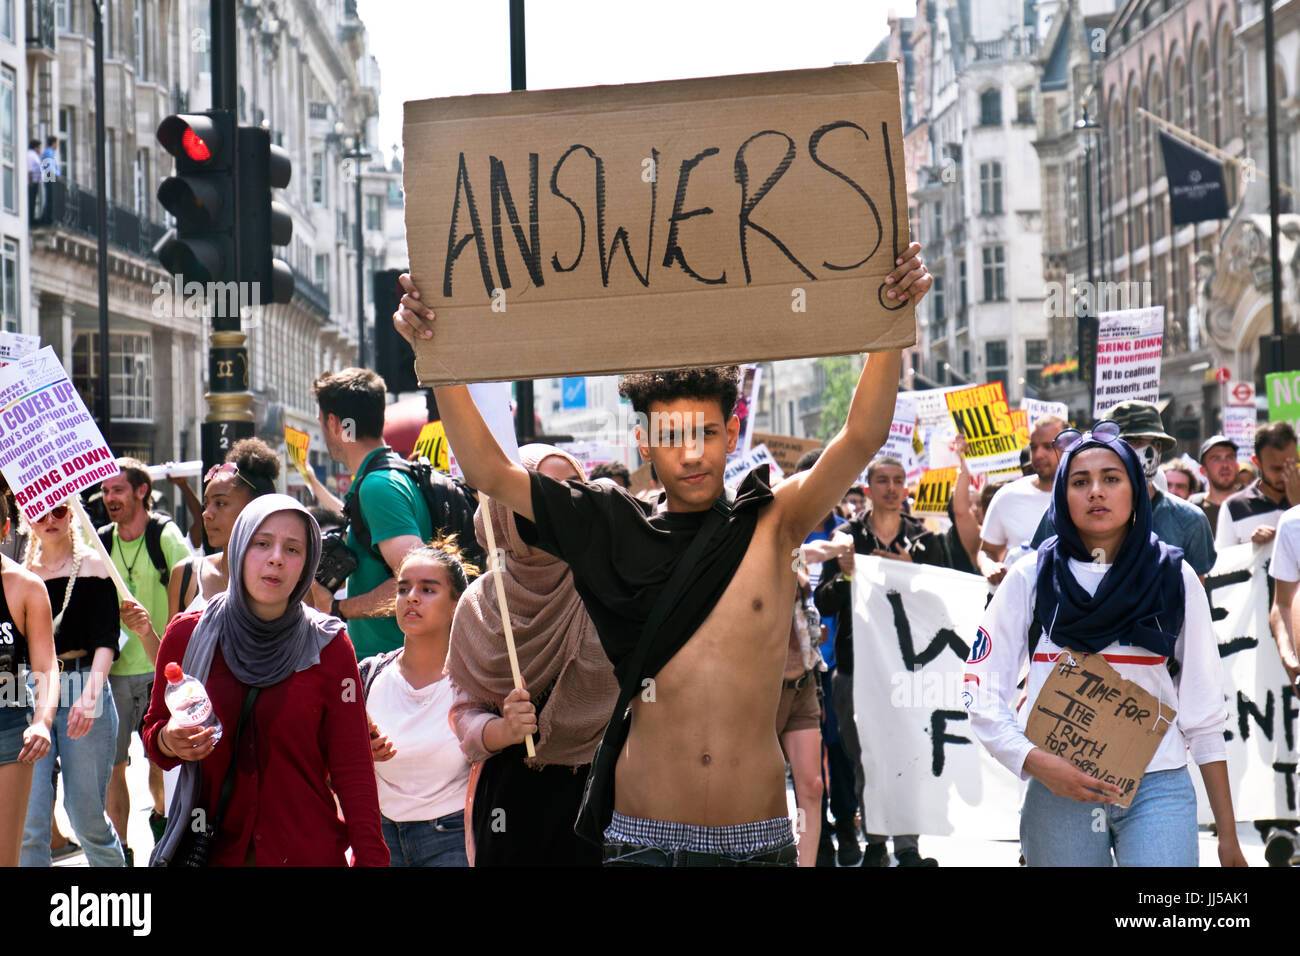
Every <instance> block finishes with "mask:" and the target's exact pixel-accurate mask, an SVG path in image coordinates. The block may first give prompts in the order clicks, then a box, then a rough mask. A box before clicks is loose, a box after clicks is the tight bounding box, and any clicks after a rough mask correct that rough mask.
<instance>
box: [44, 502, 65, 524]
mask: <svg viewBox="0 0 1300 956" xmlns="http://www.w3.org/2000/svg"><path fill="white" fill-rule="evenodd" d="M70 510H71V509H70V508H69V507H68V506H67V505H55V506H54V507H53V508H51V509H50V510H49V511H47V512H45V514H43V515H41V516H40V517H39V518H37V519H36V523H37V524H41V523H42V522H44V521H45V519H46V518H54V519H56V520H58V521H62V520H63V519H64V518H66V517H67V516H68V512H69V511H70Z"/></svg>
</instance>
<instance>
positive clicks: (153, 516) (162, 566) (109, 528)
mask: <svg viewBox="0 0 1300 956" xmlns="http://www.w3.org/2000/svg"><path fill="white" fill-rule="evenodd" d="M171 520H172V519H171V518H170V517H168V516H167V515H164V514H158V513H157V512H150V513H149V520H148V522H147V523H146V524H145V526H144V549H145V550H146V551H148V552H149V560H150V561H151V562H152V563H153V566H154V568H155V569H156V570H157V571H158V576H159V577H160V578H161V579H162V583H163V587H166V586H167V582H168V581H169V580H171V576H172V572H171V568H169V567H167V556H166V555H165V554H163V549H162V535H163V529H164V528H166V527H167V525H169V524H170V523H171ZM116 529H117V525H112V524H106V525H104V526H103V527H102V528H99V529H97V530H98V534H99V540H100V541H101V542H102V543H103V545H104V550H105V551H107V552H109V553H110V554H111V553H112V551H113V534H114V532H115V531H116Z"/></svg>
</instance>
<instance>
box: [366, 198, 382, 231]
mask: <svg viewBox="0 0 1300 956" xmlns="http://www.w3.org/2000/svg"><path fill="white" fill-rule="evenodd" d="M366 228H367V229H370V230H372V231H374V232H383V231H384V197H383V196H373V195H372V196H367V197H366Z"/></svg>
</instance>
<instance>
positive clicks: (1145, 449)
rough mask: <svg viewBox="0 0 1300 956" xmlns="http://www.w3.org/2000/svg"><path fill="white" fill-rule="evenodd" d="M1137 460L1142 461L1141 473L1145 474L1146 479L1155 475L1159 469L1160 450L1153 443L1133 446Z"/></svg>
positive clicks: (1150, 478)
mask: <svg viewBox="0 0 1300 956" xmlns="http://www.w3.org/2000/svg"><path fill="white" fill-rule="evenodd" d="M1134 451H1136V452H1137V456H1138V460H1139V461H1141V462H1142V473H1143V474H1145V475H1146V476H1147V481H1150V480H1152V479H1153V478H1155V476H1156V472H1158V471H1159V470H1160V452H1159V451H1158V450H1157V449H1156V446H1155V445H1154V444H1148V445H1143V446H1142V447H1141V448H1135V449H1134Z"/></svg>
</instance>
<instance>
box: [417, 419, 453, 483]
mask: <svg viewBox="0 0 1300 956" xmlns="http://www.w3.org/2000/svg"><path fill="white" fill-rule="evenodd" d="M415 455H416V457H417V458H427V459H429V464H431V465H433V467H434V468H436V469H437V470H438V471H441V472H444V473H450V471H451V460H450V458H449V457H448V454H447V429H446V428H444V427H443V425H442V422H441V421H437V422H427V423H425V425H424V427H423V428H421V429H420V434H419V436H418V437H417V438H416V439H415Z"/></svg>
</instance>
